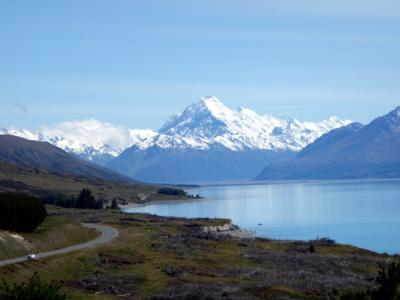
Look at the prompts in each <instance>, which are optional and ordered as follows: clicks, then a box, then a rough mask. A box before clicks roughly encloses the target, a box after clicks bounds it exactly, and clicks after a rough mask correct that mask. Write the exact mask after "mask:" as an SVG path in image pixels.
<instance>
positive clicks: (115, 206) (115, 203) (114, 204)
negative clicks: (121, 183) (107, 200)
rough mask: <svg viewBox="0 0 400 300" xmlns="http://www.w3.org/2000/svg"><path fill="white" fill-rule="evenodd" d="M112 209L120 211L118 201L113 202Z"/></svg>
mask: <svg viewBox="0 0 400 300" xmlns="http://www.w3.org/2000/svg"><path fill="white" fill-rule="evenodd" d="M111 209H119V205H118V201H117V199H115V198H114V199H113V200H112V202H111Z"/></svg>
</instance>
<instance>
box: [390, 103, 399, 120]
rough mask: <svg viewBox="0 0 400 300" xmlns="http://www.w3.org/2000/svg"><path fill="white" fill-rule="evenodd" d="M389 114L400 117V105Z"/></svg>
mask: <svg viewBox="0 0 400 300" xmlns="http://www.w3.org/2000/svg"><path fill="white" fill-rule="evenodd" d="M388 116H390V117H399V118H400V105H399V106H397V107H396V108H395V109H393V110H392V111H391V112H390V113H389V114H388Z"/></svg>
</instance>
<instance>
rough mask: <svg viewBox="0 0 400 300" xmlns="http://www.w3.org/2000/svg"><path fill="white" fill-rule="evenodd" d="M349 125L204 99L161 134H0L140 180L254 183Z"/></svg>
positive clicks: (105, 127)
mask: <svg viewBox="0 0 400 300" xmlns="http://www.w3.org/2000/svg"><path fill="white" fill-rule="evenodd" d="M350 123H351V121H349V120H340V119H339V118H337V117H330V118H328V119H327V120H324V121H321V122H300V121H298V120H296V119H285V118H275V117H272V116H269V115H267V116H261V115H259V114H257V113H255V112H254V111H252V110H249V109H246V108H239V109H237V110H231V109H229V108H227V107H226V106H225V105H224V104H223V103H222V102H220V101H219V100H218V99H217V98H215V97H205V98H203V99H202V100H201V101H199V102H197V103H194V104H192V105H190V106H188V107H187V108H186V109H185V110H184V111H183V112H182V113H180V114H177V115H175V116H173V117H172V118H171V119H170V120H168V121H167V122H166V123H165V124H164V126H162V128H161V129H160V130H158V131H153V130H147V129H145V130H140V129H139V130H137V129H136V130H135V129H129V128H126V127H123V126H114V125H111V124H109V123H101V122H99V121H96V120H93V119H89V120H85V121H72V122H64V123H61V124H57V125H55V126H52V127H42V128H40V129H39V130H38V131H36V132H32V131H28V130H19V129H15V128H9V129H6V128H0V134H1V133H2V134H9V135H15V136H19V137H23V138H26V139H30V140H35V141H45V142H49V143H51V144H52V145H54V146H57V147H59V148H61V149H63V150H65V151H67V152H69V153H72V154H74V155H77V156H79V157H80V158H83V159H85V160H88V161H91V162H94V163H96V164H99V165H101V166H106V167H108V168H109V169H112V170H115V171H117V172H119V173H121V174H124V175H127V176H129V177H132V178H136V179H138V180H141V181H147V182H156V183H194V182H207V181H222V180H238V179H249V178H252V177H254V176H256V175H257V174H259V173H260V172H261V170H262V169H263V168H264V167H265V166H266V165H267V164H270V163H276V162H280V161H285V160H288V159H290V158H292V157H293V156H294V155H295V154H296V153H297V152H299V151H301V150H302V149H304V147H306V146H307V145H309V144H311V143H313V142H314V141H315V140H316V139H317V138H319V137H321V136H322V135H324V134H326V133H328V132H330V131H331V130H333V129H336V128H340V127H342V126H346V125H348V124H350Z"/></svg>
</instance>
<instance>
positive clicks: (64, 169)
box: [0, 135, 133, 182]
mask: <svg viewBox="0 0 400 300" xmlns="http://www.w3.org/2000/svg"><path fill="white" fill-rule="evenodd" d="M0 160H1V161H6V162H9V163H13V164H16V165H21V166H27V167H31V168H44V169H46V170H49V171H51V172H57V173H68V174H78V175H83V176H89V177H96V178H101V179H105V180H109V181H118V182H121V181H125V182H131V181H133V180H132V179H129V178H128V177H125V176H123V175H121V174H119V173H116V172H114V171H111V170H109V169H107V168H103V167H100V166H98V165H95V164H93V163H91V162H88V161H85V160H83V159H81V158H78V157H77V156H75V155H73V154H70V153H67V152H66V151H64V150H62V149H60V148H57V147H55V146H53V145H51V144H49V143H47V142H38V141H31V140H27V139H23V138H20V137H16V136H12V135H0Z"/></svg>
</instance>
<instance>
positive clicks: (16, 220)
mask: <svg viewBox="0 0 400 300" xmlns="http://www.w3.org/2000/svg"><path fill="white" fill-rule="evenodd" d="M45 217H46V209H45V208H44V206H43V204H42V201H41V200H40V199H38V198H36V197H33V196H30V195H25V194H18V193H0V228H1V229H5V230H14V231H17V232H32V231H34V230H35V229H36V228H37V227H38V226H39V225H40V224H41V223H42V222H43V221H44V219H45Z"/></svg>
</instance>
